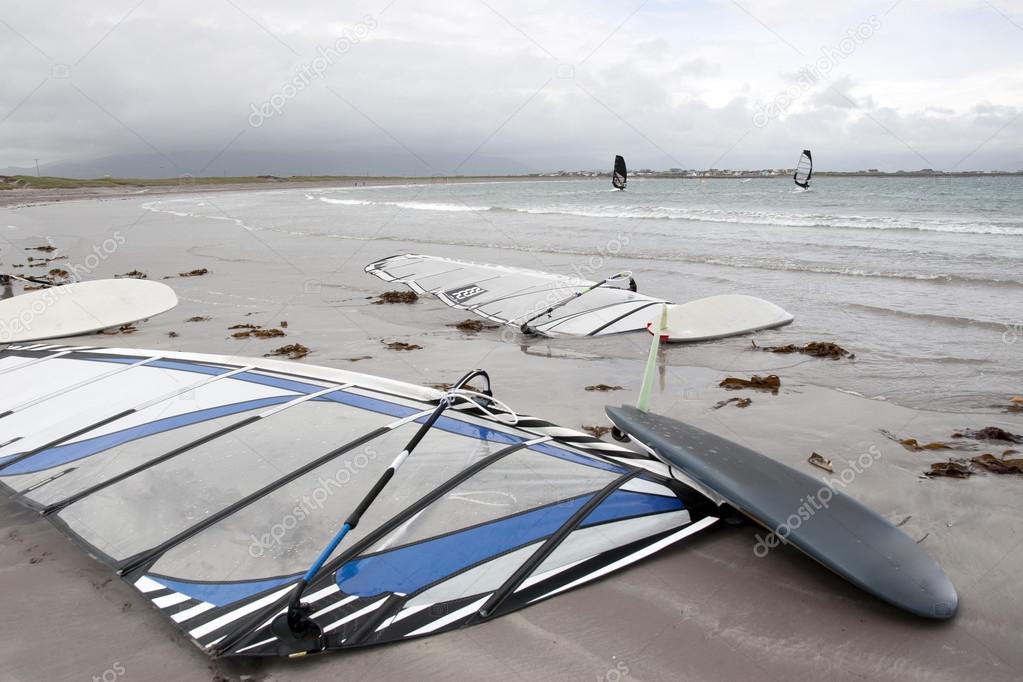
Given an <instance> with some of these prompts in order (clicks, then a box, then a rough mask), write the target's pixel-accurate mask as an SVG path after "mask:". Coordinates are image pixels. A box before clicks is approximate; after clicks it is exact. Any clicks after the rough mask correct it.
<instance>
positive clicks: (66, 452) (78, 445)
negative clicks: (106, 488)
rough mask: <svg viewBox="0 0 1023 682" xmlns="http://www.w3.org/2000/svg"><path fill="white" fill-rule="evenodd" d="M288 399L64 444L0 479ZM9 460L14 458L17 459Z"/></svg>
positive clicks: (248, 404)
mask: <svg viewBox="0 0 1023 682" xmlns="http://www.w3.org/2000/svg"><path fill="white" fill-rule="evenodd" d="M292 399H293V396H286V395H284V396H275V397H271V398H259V399H258V400H246V401H245V402H241V403H233V404H230V405H220V406H218V407H210V408H207V409H205V410H196V411H195V412H187V413H185V414H179V415H175V416H173V417H166V418H164V419H157V420H155V421H151V422H147V423H145V424H139V425H138V426H133V427H131V428H129V429H124V430H122V431H115V432H114V433H108V434H105V435H102V436H96V437H95V438H89V439H86V440H82V441H77V442H74V443H68V444H66V445H58V446H56V447H52V448H49V449H47V450H43V451H42V452H40V453H37V454H35V455H32V456H31V457H27V458H25V459H23V460H21V461H20V462H16V463H14V464H12V465H10V466H9V467H7V468H6V469H4V470H2V471H0V477H3V476H19V475H22V474H32V473H35V472H37V471H43V470H44V469H49V468H51V467H55V466H60V465H61V464H68V463H69V462H75V461H77V460H80V459H83V458H85V457H91V456H92V455H95V454H96V453H98V452H103V451H104V450H109V449H110V448H115V447H117V446H119V445H124V444H125V443H127V442H129V441H133V440H137V439H139V438H145V437H147V436H152V435H155V434H158V433H163V432H165V431H170V430H172V429H177V428H181V427H182V426H191V425H192V424H198V423H200V422H204V421H209V420H211V419H217V418H219V417H226V416H229V415H232V414H238V413H240V412H247V411H249V410H258V409H261V408H265V407H271V406H273V405H279V404H280V403H284V402H287V401H289V400H292ZM13 456H14V457H17V456H18V455H13Z"/></svg>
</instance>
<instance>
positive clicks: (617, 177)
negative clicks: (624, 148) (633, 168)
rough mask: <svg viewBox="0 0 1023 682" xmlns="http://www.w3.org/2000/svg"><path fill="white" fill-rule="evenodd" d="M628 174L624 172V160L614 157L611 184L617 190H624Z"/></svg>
mask: <svg viewBox="0 0 1023 682" xmlns="http://www.w3.org/2000/svg"><path fill="white" fill-rule="evenodd" d="M627 179H628V174H627V173H626V171H625V159H623V158H622V157H621V156H616V157H615V171H614V175H612V176H611V184H612V185H614V186H615V187H617V188H618V189H625V183H626V182H627Z"/></svg>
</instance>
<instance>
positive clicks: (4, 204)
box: [0, 175, 592, 208]
mask: <svg viewBox="0 0 1023 682" xmlns="http://www.w3.org/2000/svg"><path fill="white" fill-rule="evenodd" d="M591 179H592V178H589V177H573V176H566V177H529V176H522V175H495V176H479V177H457V176H456V177H444V178H423V177H373V176H350V177H349V176H339V177H335V178H330V179H320V180H312V179H311V180H302V179H300V178H295V179H285V178H280V179H277V180H269V179H267V180H253V181H251V182H227V183H219V182H205V183H204V182H187V181H181V183H180V184H173V185H168V184H159V183H160V181H158V180H155V179H154V180H153V184H145V182H140V183H139V184H130V185H129V184H125V185H115V186H103V187H53V188H41V187H29V188H14V189H5V190H2V191H0V208H25V207H28V206H43V205H46V204H55V203H59V202H67V201H82V200H99V201H103V200H115V199H140V198H145V197H149V196H157V197H159V196H168V195H178V194H186V195H187V194H208V193H212V192H254V191H260V190H266V191H272V190H284V189H333V188H338V189H344V188H347V187H354V186H356V185H357V186H360V187H362V186H365V187H385V186H390V185H441V184H473V183H489V182H530V181H534V180H538V181H557V180H561V181H565V180H573V181H574V180H591ZM353 183H354V184H353Z"/></svg>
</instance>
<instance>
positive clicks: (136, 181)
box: [0, 175, 354, 189]
mask: <svg viewBox="0 0 1023 682" xmlns="http://www.w3.org/2000/svg"><path fill="white" fill-rule="evenodd" d="M353 179H354V178H352V177H350V176H339V175H338V176H334V175H317V176H306V175H302V176H293V177H290V178H279V177H275V176H273V175H252V176H236V177H223V176H210V177H182V178H91V179H80V178H56V177H51V176H45V175H44V176H42V177H38V176H35V175H0V189H77V188H88V187H173V186H178V185H180V186H183V187H184V186H188V185H235V184H239V183H260V182H262V183H281V182H309V181H318V180H323V181H331V180H336V181H338V182H344V181H351V180H353Z"/></svg>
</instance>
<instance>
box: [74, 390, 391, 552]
mask: <svg viewBox="0 0 1023 682" xmlns="http://www.w3.org/2000/svg"><path fill="white" fill-rule="evenodd" d="M392 421H394V420H393V419H392V418H391V417H388V416H386V415H380V414H376V413H372V412H367V411H364V410H359V409H355V408H351V407H346V406H343V405H339V404H337V403H333V402H316V401H309V402H305V403H301V404H298V405H295V406H293V407H290V408H288V409H286V410H284V411H282V412H278V413H276V414H274V415H273V416H270V417H268V418H266V419H261V420H259V421H256V422H254V423H252V424H249V425H247V426H245V427H243V428H240V429H237V430H235V431H232V432H231V433H229V434H227V435H224V436H221V437H219V438H217V439H215V440H213V441H211V442H209V443H206V444H204V445H200V446H199V447H197V448H193V449H191V450H189V451H187V452H185V453H183V454H181V455H179V456H176V457H174V458H172V459H170V460H167V461H165V462H162V463H160V464H158V465H156V466H153V467H151V468H148V469H146V470H144V471H141V472H139V473H137V474H135V475H133V476H131V477H130V478H127V479H125V480H123V481H120V482H118V483H116V484H114V485H112V486H109V487H107V488H104V489H103V490H100V491H98V492H96V493H94V494H92V495H90V496H88V497H86V498H84V499H83V500H81V501H79V502H77V503H75V504H73V505H71V506H69V507H67V508H66V509H65V510H64V511H62V512H61V513H60V518H61V520H63V521H65V522H66V523H68V525H69V526H70V527H71V528H72V529H73V530H75V531H76V532H78V533H79V534H80V535H82V536H83V538H84V539H85V540H87V541H88V542H90V543H92V544H93V545H94V546H95V547H97V548H98V549H99V550H100V551H102V552H105V553H106V554H108V555H110V556H111V557H113V558H115V559H124V558H126V557H129V556H132V555H133V554H135V553H137V552H141V551H143V550H146V549H150V548H152V547H154V546H155V545H158V544H159V543H160V542H162V541H164V540H166V539H168V538H170V537H172V536H173V535H175V534H177V533H179V532H180V531H182V530H184V529H186V528H188V527H190V526H192V525H194V524H196V523H199V522H200V521H202V520H203V519H204V518H206V517H208V516H209V515H210V514H214V513H216V512H218V511H220V510H221V509H224V508H225V507H227V506H229V505H230V504H232V503H234V502H236V501H237V500H239V499H241V498H242V497H245V496H246V495H248V494H249V493H252V492H254V491H256V490H258V489H260V488H262V487H263V486H265V485H267V484H269V483H272V482H273V481H275V480H277V479H279V478H281V477H282V476H284V475H286V474H287V473H289V472H291V471H293V470H294V469H296V468H298V467H300V466H302V465H303V464H305V463H307V462H309V461H310V460H313V459H315V458H317V457H320V456H322V455H324V454H326V453H327V452H329V451H331V450H333V449H335V448H337V447H339V446H341V445H343V444H345V443H347V442H349V441H351V440H354V439H356V438H358V437H359V436H361V435H363V434H365V433H367V432H369V431H372V430H373V429H375V428H377V427H380V426H384V425H385V424H388V423H391V422H392Z"/></svg>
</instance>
